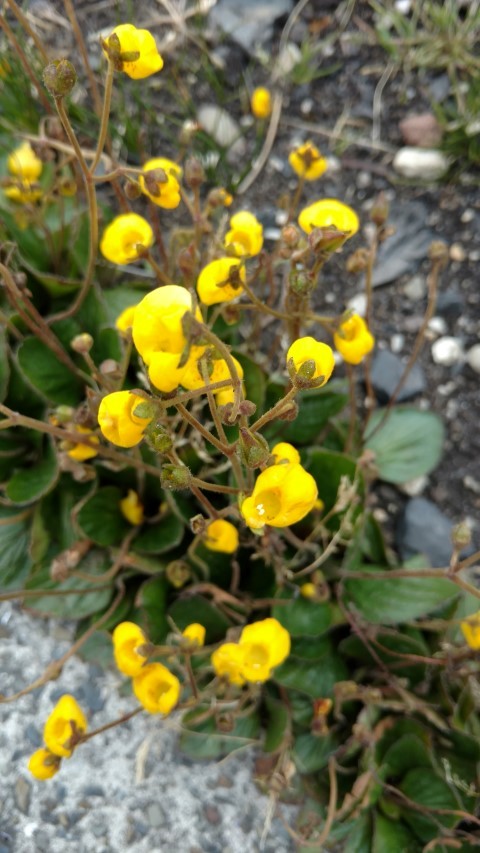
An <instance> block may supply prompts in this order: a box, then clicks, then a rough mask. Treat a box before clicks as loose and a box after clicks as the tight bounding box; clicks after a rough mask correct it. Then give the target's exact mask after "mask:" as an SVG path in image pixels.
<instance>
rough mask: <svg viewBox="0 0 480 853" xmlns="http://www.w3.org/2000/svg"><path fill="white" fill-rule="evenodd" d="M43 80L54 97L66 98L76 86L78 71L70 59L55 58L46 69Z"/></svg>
mask: <svg viewBox="0 0 480 853" xmlns="http://www.w3.org/2000/svg"><path fill="white" fill-rule="evenodd" d="M43 82H44V84H45V87H46V88H47V89H48V91H49V92H50V94H51V95H52V96H53V97H54V98H56V99H58V98H64V97H65V95H69V94H70V92H71V91H72V89H73V87H74V86H75V83H76V82H77V72H76V71H75V68H74V67H73V65H72V63H71V62H69V61H68V59H55V60H54V61H53V62H50V64H49V65H47V66H46V68H45V69H44V71H43Z"/></svg>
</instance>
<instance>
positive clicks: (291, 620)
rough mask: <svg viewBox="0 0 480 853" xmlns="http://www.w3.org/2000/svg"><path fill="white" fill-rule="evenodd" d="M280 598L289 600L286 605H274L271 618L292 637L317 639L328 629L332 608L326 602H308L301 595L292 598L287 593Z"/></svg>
mask: <svg viewBox="0 0 480 853" xmlns="http://www.w3.org/2000/svg"><path fill="white" fill-rule="evenodd" d="M280 597H281V598H285V599H289V600H288V604H275V605H274V607H273V608H272V616H273V617H274V619H277V620H278V621H279V622H280V624H281V625H283V627H284V628H286V629H287V631H288V632H289V634H291V636H292V637H302V636H303V637H305V636H307V637H317V636H318V635H319V634H324V633H325V631H327V630H328V628H329V627H330V624H331V622H332V608H331V605H330V604H329V603H328V602H322V603H321V602H317V601H310V600H308V599H306V598H304V597H303V595H297V596H296V597H293V595H289V594H288V593H283V594H282V595H281V596H280ZM277 598H278V596H277Z"/></svg>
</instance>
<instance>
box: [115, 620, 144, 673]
mask: <svg viewBox="0 0 480 853" xmlns="http://www.w3.org/2000/svg"><path fill="white" fill-rule="evenodd" d="M112 642H113V656H114V658H115V663H116V665H117V667H118V669H119V670H120V672H123V674H124V675H129V676H130V677H131V678H133V676H135V675H138V674H139V673H140V672H142V671H143V665H144V663H145V662H146V661H147V660H148V658H147V656H146V655H141V654H140V653H139V652H138V649H139V648H141V647H142V646H144V645H145V644H146V643H148V639H147V638H146V636H145V634H144V633H143V631H142V629H141V628H140V626H139V625H136V624H135V622H120V625H117V627H116V628H115V630H114V632H113V634H112Z"/></svg>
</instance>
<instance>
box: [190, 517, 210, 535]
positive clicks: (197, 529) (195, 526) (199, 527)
mask: <svg viewBox="0 0 480 853" xmlns="http://www.w3.org/2000/svg"><path fill="white" fill-rule="evenodd" d="M206 527H207V519H206V518H204V517H203V515H194V516H193V518H191V519H190V530H191V531H192V533H193V535H194V536H199V535H200V534H202V533H204V532H205V530H206Z"/></svg>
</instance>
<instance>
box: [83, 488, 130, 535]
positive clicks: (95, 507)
mask: <svg viewBox="0 0 480 853" xmlns="http://www.w3.org/2000/svg"><path fill="white" fill-rule="evenodd" d="M122 496H123V495H122V492H121V491H120V489H117V488H116V486H104V487H103V488H102V489H99V490H98V492H95V494H94V495H92V496H91V497H90V498H88V499H87V500H86V501H85V503H84V504H83V506H82V508H81V509H80V511H79V513H78V515H77V524H78V526H79V527H80V529H81V531H82V533H84V534H85V536H86V537H87V538H88V539H92V540H93V542H96V543H97V545H103V546H106V547H107V546H109V545H118V544H120V542H121V541H122V539H123V537H124V536H125V533H126V532H127V530H128V529H129V525H128V523H127V521H126V519H125V518H124V517H123V515H122V513H121V511H120V501H121V499H122Z"/></svg>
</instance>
